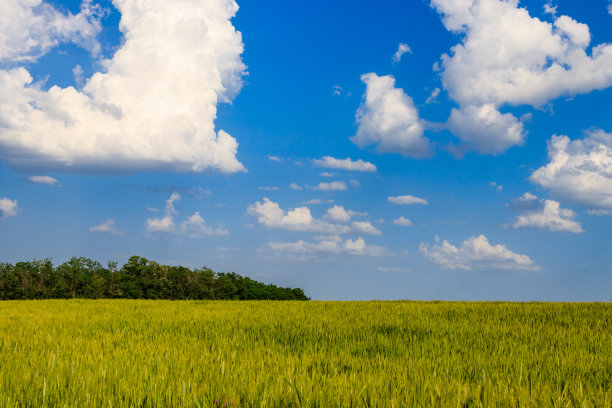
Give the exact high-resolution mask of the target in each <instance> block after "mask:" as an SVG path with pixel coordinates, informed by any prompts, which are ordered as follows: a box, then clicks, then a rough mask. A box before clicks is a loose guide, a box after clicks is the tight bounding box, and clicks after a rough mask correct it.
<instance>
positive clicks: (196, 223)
mask: <svg viewBox="0 0 612 408" xmlns="http://www.w3.org/2000/svg"><path fill="white" fill-rule="evenodd" d="M181 232H182V233H183V234H185V235H187V236H188V237H189V238H199V237H201V236H203V235H228V234H229V231H228V230H226V229H222V228H216V229H213V228H211V227H208V226H207V225H206V222H205V221H204V218H202V216H201V215H200V212H199V211H196V212H195V213H193V215H191V216H189V217H187V220H185V221H184V222H183V223H182V224H181Z"/></svg>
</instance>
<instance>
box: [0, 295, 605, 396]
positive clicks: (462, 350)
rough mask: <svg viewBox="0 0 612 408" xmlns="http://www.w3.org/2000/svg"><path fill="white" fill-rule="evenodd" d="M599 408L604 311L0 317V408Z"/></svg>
mask: <svg viewBox="0 0 612 408" xmlns="http://www.w3.org/2000/svg"><path fill="white" fill-rule="evenodd" d="M26 406H27V407H29V406H37V407H43V406H44V407H53V406H65V407H89V406H101V407H102V406H103V407H133V406H143V407H167V406H173V407H174V406H175V407H211V406H212V407H223V406H225V407H242V406H247V407H289V406H303V407H334V406H367V407H401V406H448V407H456V406H475V407H519V406H521V407H546V406H550V407H612V304H605V303H593V304H549V303H546V304H538V303H531V304H517V303H445V302H440V303H436V302H266V301H257V302H216V301H191V302H189V301H187V302H185V301H175V302H173V301H134V300H98V301H90V300H46V301H14V302H0V407H26Z"/></svg>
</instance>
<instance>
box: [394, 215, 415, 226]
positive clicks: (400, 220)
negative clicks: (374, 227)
mask: <svg viewBox="0 0 612 408" xmlns="http://www.w3.org/2000/svg"><path fill="white" fill-rule="evenodd" d="M393 223H394V224H397V225H400V226H402V227H412V221H410V220H409V219H408V218H406V217H404V216H403V215H402V216H401V217H399V218H397V219H395V220H393Z"/></svg>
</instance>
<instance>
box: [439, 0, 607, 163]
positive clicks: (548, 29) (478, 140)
mask: <svg viewBox="0 0 612 408" xmlns="http://www.w3.org/2000/svg"><path fill="white" fill-rule="evenodd" d="M431 5H432V6H433V7H434V8H435V9H436V10H437V11H438V13H440V14H441V15H442V21H443V24H444V26H445V27H446V29H448V30H449V31H452V32H454V33H458V34H461V43H459V44H456V45H455V46H453V47H452V49H451V51H450V53H449V54H444V55H442V58H441V62H442V63H441V69H442V83H443V86H444V88H445V89H446V90H448V92H449V95H450V97H451V98H452V99H454V100H455V101H456V102H457V103H458V104H459V105H460V108H459V109H456V110H453V112H452V113H451V118H450V120H449V124H448V125H449V128H450V130H451V131H452V132H453V133H455V134H456V135H457V136H458V137H459V138H460V139H461V140H462V141H463V142H465V143H466V145H464V146H462V148H463V149H464V150H468V149H476V150H478V151H479V152H481V153H499V152H502V151H504V150H505V149H507V148H508V147H510V146H513V145H521V144H522V143H523V140H524V131H523V129H522V124H521V123H520V122H519V121H518V120H517V119H516V118H515V117H513V116H512V115H511V114H501V113H500V112H499V108H500V107H501V106H502V105H505V104H510V105H531V106H535V107H538V106H542V105H543V104H545V103H547V102H548V101H550V100H552V99H555V98H557V97H559V96H563V95H575V94H583V93H588V92H591V91H592V90H595V89H604V88H607V87H609V86H610V85H612V44H599V45H595V46H591V44H590V43H591V35H590V31H589V27H588V26H587V25H586V24H582V23H579V22H577V21H576V20H574V19H572V18H571V17H569V16H564V15H562V16H559V17H556V15H554V13H552V14H553V16H552V17H553V18H554V22H553V23H549V22H546V21H542V20H540V19H538V18H534V17H531V16H530V15H529V12H528V11H527V10H526V9H525V8H520V7H519V1H518V0H465V1H455V0H432V1H431ZM551 11H552V10H551ZM587 51H590V52H587Z"/></svg>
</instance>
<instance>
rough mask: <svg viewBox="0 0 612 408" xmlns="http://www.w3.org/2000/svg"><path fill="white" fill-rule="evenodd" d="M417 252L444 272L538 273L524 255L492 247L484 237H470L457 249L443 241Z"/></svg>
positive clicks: (535, 267) (421, 248)
mask: <svg viewBox="0 0 612 408" xmlns="http://www.w3.org/2000/svg"><path fill="white" fill-rule="evenodd" d="M438 240H439V239H438V238H437V237H436V241H438ZM419 252H420V253H421V254H422V255H423V256H425V257H426V258H428V259H429V260H430V261H432V262H434V263H436V264H438V265H440V266H442V267H443V268H446V269H464V270H473V269H485V270H486V269H490V270H491V269H492V270H525V271H536V270H539V267H538V266H537V265H535V263H534V262H533V261H532V260H531V258H529V257H528V256H527V255H520V254H517V253H514V252H512V251H510V250H509V249H508V248H507V247H506V246H505V245H501V244H498V245H491V244H490V243H489V241H488V239H487V237H485V236H484V235H479V236H477V237H475V236H473V237H471V238H469V239H467V240H465V241H463V242H462V243H461V244H459V247H456V246H454V245H452V244H450V243H449V242H448V241H446V240H445V241H442V243H441V244H439V243H437V244H434V245H429V244H425V243H422V242H421V245H420V246H419Z"/></svg>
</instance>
